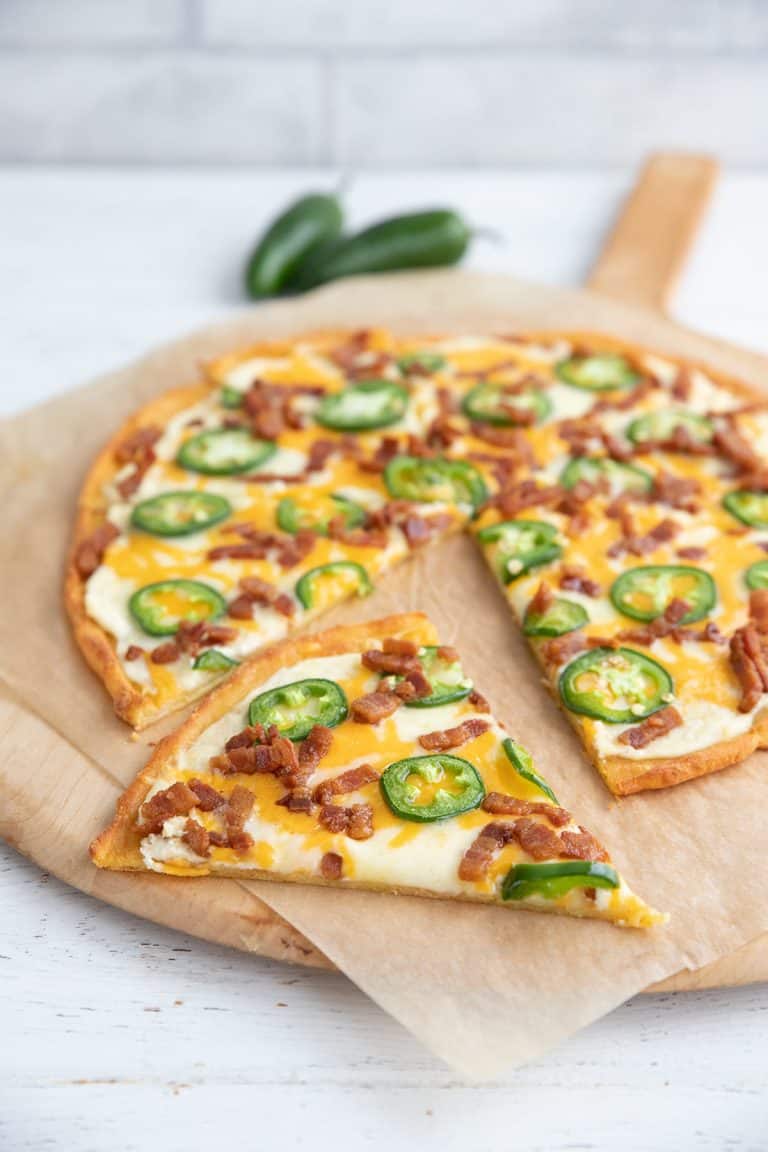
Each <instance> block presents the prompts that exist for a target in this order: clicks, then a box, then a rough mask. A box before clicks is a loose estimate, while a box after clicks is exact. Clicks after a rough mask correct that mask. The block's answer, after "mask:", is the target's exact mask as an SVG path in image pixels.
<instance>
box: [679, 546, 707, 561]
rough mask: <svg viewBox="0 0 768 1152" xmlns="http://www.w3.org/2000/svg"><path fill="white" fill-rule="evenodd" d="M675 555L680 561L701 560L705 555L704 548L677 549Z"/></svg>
mask: <svg viewBox="0 0 768 1152" xmlns="http://www.w3.org/2000/svg"><path fill="white" fill-rule="evenodd" d="M677 555H678V556H679V557H680V559H681V560H703V559H704V557H705V556H706V555H707V550H706V548H694V547H690V548H678V549H677Z"/></svg>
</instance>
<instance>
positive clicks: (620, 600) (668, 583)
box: [609, 564, 717, 624]
mask: <svg viewBox="0 0 768 1152" xmlns="http://www.w3.org/2000/svg"><path fill="white" fill-rule="evenodd" d="M685 577H687V578H689V579H691V580H693V582H694V583H693V588H692V589H691V590H690V591H689V592H686V593H680V594H676V593H675V592H674V590H673V587H672V582H673V580H675V579H680V578H685ZM638 593H640V594H641V595H645V596H647V597H648V598H649V599H650V600H651V601H652V606H651V607H650V608H648V609H644V608H638V607H637V605H635V604H633V602H632V598H633V596H635V595H637V594H638ZM609 596H610V598H611V603H612V604H613V606H614V608H615V609H616V610H617V611H618V612H621V613H622V614H623V615H624V616H629V617H630V619H632V620H642V621H643V622H646V621H648V620H656V619H657V617H659V616H662V615H663V614H664V611H665V609H666V607H667V605H668V604H669V603H670V601H672V600H673V599H679V600H685V602H686V603H687V604H689V605H690V610H689V611H688V612H686V614H685V616H683V618H682V619H681V620H680V623H681V624H693V623H695V622H696V621H697V620H702V619H703V618H704V617H705V616H708V615H709V614H710V612H711V611H712V609H713V608H714V606H715V602H716V600H717V588H716V586H715V582H714V580H713V579H712V577H711V576H710V575H709V573H708V572H705V571H704V570H703V569H702V568H694V567H693V566H692V565H689V564H645V565H641V566H640V567H638V568H630V569H628V570H627V571H626V572H622V574H621V575H620V576H618V577H617V578H616V580H614V582H613V584H612V585H611V589H610V592H609Z"/></svg>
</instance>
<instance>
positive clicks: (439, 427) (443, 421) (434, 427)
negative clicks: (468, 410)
mask: <svg viewBox="0 0 768 1152" xmlns="http://www.w3.org/2000/svg"><path fill="white" fill-rule="evenodd" d="M461 434H462V432H461V429H460V428H458V427H457V426H456V424H454V423H453V422H452V421H451V420H449V419H448V418H447V417H446V416H436V417H435V419H434V420H433V421H432V423H431V424H430V425H429V427H428V428H427V433H426V444H427V446H428V447H429V448H437V449H441V448H450V447H451V445H452V444H454V443H455V442H456V441H457V440H458V439H459V438H460V437H461Z"/></svg>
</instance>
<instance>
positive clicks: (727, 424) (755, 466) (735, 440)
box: [712, 415, 762, 472]
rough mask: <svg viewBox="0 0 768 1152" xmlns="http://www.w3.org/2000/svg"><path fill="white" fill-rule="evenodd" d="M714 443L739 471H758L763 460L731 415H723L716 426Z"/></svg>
mask: <svg viewBox="0 0 768 1152" xmlns="http://www.w3.org/2000/svg"><path fill="white" fill-rule="evenodd" d="M712 442H713V444H714V445H715V447H716V448H717V449H718V451H719V452H720V454H721V455H722V456H725V458H726V460H729V461H730V462H731V463H732V464H733V465H734V466H735V467H736V470H737V471H738V472H758V471H759V470H760V468H761V466H762V461H761V459H760V457H759V456H758V454H757V452H755V450H754V448H753V447H752V445H751V444H750V443H749V442H748V441H747V440H745V439H744V437H743V436H742V435H741V433H740V432H739V430H738V428H737V427H736V422H735V420H734V419H732V418H731V417H730V415H726V416H723V417H722V418H721V419H720V421H719V422H718V423H717V425H716V427H715V434H714V436H713V441H712Z"/></svg>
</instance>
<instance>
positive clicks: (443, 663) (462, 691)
mask: <svg viewBox="0 0 768 1152" xmlns="http://www.w3.org/2000/svg"><path fill="white" fill-rule="evenodd" d="M419 660H420V661H421V668H422V671H423V673H424V675H425V676H426V678H427V680H429V683H430V686H431V688H432V691H431V692H430V694H429V696H422V697H421V698H420V699H416V700H406V702H405V707H406V708H436V707H438V706H439V705H440V704H452V703H454V701H456V700H463V699H464V698H465V697H466V696H469V694H470V692H471V691H472V681H471V680H470V679H469V678H468V677H466V676H465V675H464V672H463V669H462V667H461V663H460V661H458V660H444V659H443V657H442V656H440V655H438V647H437V645H431V644H430V645H427V646H426V647H424V648H421V649H420V650H419ZM402 679H403V677H402V676H397V677H395V681H398V680H402Z"/></svg>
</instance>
